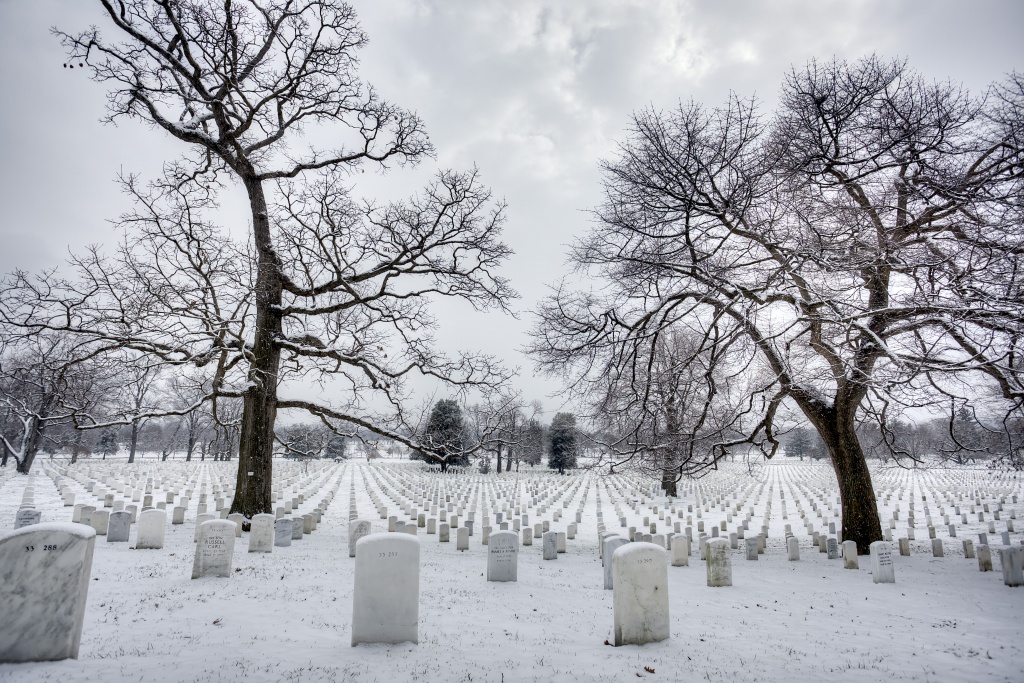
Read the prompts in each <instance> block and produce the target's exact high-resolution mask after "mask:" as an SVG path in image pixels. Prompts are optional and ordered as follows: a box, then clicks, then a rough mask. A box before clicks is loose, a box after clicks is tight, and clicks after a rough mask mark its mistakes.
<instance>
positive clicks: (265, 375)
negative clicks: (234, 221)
mask: <svg viewBox="0 0 1024 683" xmlns="http://www.w3.org/2000/svg"><path fill="white" fill-rule="evenodd" d="M244 181H245V189H246V191H247V192H248V195H249V205H250V209H251V210H252V218H253V237H254V239H255V244H256V251H257V254H258V262H257V263H258V265H257V267H258V271H257V275H256V331H255V337H254V339H253V345H252V361H251V365H250V368H249V389H248V391H246V392H245V396H244V399H243V404H242V426H241V430H240V434H239V439H238V475H237V479H236V486H235V497H234V499H233V500H232V502H231V512H232V513H240V514H242V515H244V516H245V518H246V519H247V520H249V519H252V518H253V517H254V516H255V515H258V514H260V513H264V512H268V513H269V512H273V508H272V506H271V502H270V489H271V477H272V475H273V452H274V450H273V449H274V420H275V418H276V416H277V378H278V368H279V366H280V361H281V349H280V348H279V347H278V346H277V344H276V343H275V342H276V340H277V338H278V337H280V336H281V335H282V331H283V326H282V320H281V313H280V306H281V299H282V296H281V295H282V291H283V283H282V280H281V271H280V268H281V265H280V263H279V261H278V258H277V255H276V254H275V252H274V247H273V242H272V240H271V236H270V222H269V220H268V218H267V202H266V198H265V196H264V193H263V186H262V184H261V183H260V181H259V180H257V179H256V178H255V174H253V175H249V176H245V177H244ZM244 526H245V524H244V523H243V527H244Z"/></svg>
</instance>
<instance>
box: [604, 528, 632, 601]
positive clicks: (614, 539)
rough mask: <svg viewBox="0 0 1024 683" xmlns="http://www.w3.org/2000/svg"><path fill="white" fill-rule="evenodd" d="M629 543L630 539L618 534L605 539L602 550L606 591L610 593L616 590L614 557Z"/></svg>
mask: <svg viewBox="0 0 1024 683" xmlns="http://www.w3.org/2000/svg"><path fill="white" fill-rule="evenodd" d="M627 543H629V539H628V538H626V537H625V536H620V535H618V534H612V535H611V536H606V537H605V539H604V542H603V544H602V546H601V548H602V551H603V552H604V589H605V590H606V591H610V590H613V589H614V588H615V575H614V573H613V572H612V567H613V565H612V556H613V555H614V554H615V551H616V550H618V549H619V548H621V547H622V546H624V545H626V544H627Z"/></svg>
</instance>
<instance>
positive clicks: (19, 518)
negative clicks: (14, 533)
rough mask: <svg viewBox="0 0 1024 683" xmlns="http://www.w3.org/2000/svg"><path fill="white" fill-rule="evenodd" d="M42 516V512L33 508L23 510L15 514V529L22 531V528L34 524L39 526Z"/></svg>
mask: <svg viewBox="0 0 1024 683" xmlns="http://www.w3.org/2000/svg"><path fill="white" fill-rule="evenodd" d="M42 514H43V513H42V511H40V510H33V509H32V508H23V509H21V510H18V511H17V512H16V513H15V514H14V528H15V529H20V528H22V527H26V526H31V525H32V524H39V520H40V519H41V518H42Z"/></svg>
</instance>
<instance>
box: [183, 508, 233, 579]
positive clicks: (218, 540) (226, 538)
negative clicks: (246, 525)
mask: <svg viewBox="0 0 1024 683" xmlns="http://www.w3.org/2000/svg"><path fill="white" fill-rule="evenodd" d="M236 527H237V525H236V524H235V523H234V522H232V521H230V520H226V519H211V520H208V521H206V522H203V523H202V524H201V525H200V526H199V543H197V544H196V559H195V562H194V563H193V564H192V578H193V579H198V578H200V577H203V576H221V577H227V576H231V560H232V558H233V556H234V552H235V528H236Z"/></svg>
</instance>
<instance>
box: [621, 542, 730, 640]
mask: <svg viewBox="0 0 1024 683" xmlns="http://www.w3.org/2000/svg"><path fill="white" fill-rule="evenodd" d="M723 541H724V539H723ZM724 542H725V543H726V544H728V541H724ZM611 565H612V577H613V578H612V583H613V584H614V586H615V588H614V591H615V593H614V596H613V599H612V603H613V610H614V619H615V647H619V646H621V645H643V644H645V643H656V642H658V641H661V640H665V639H667V638H668V637H669V609H668V552H667V551H666V550H665V549H664V548H662V547H661V546H658V545H655V544H653V543H627V544H625V545H623V546H622V547H620V548H618V549H616V550H615V551H614V552H613V553H612V556H611Z"/></svg>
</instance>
